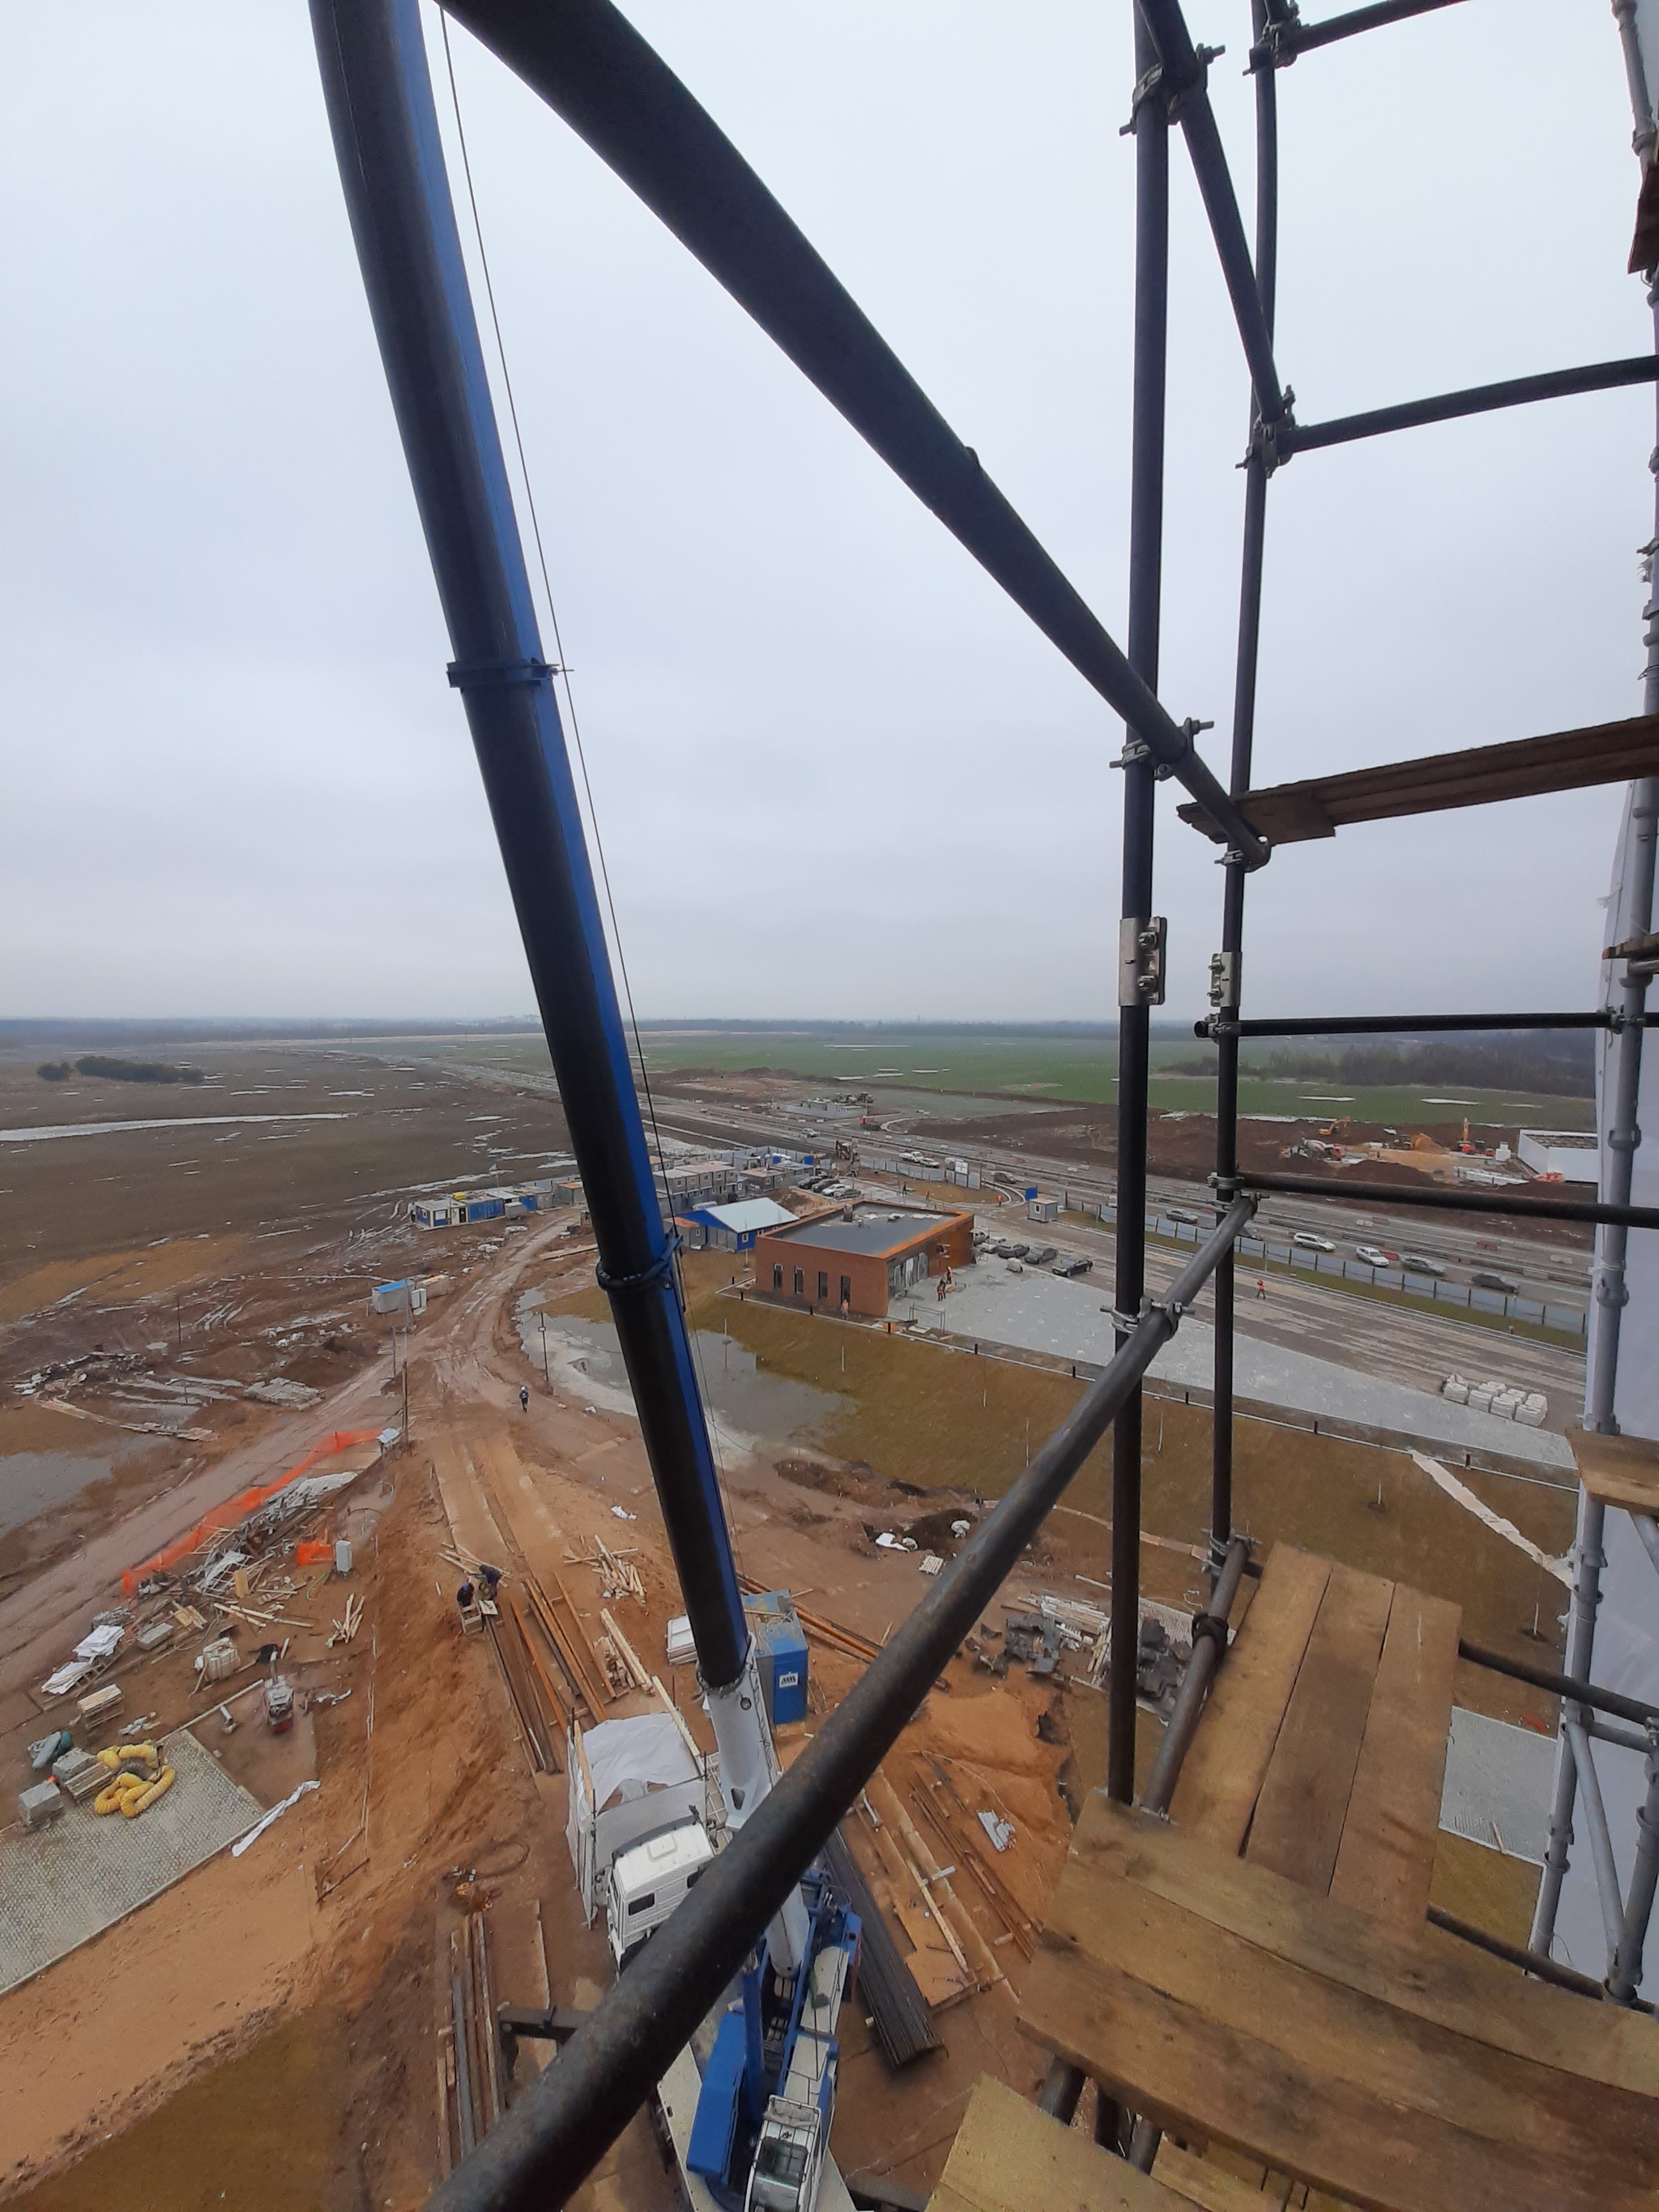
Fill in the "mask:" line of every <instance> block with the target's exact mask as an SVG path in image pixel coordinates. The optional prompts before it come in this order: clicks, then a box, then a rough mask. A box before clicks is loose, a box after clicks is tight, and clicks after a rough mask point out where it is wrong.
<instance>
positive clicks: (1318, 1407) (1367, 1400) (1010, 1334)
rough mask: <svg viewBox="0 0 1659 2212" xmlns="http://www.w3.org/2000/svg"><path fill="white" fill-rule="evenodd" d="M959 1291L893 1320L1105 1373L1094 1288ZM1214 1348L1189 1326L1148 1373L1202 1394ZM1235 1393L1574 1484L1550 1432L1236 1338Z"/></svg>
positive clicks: (1062, 1285) (1107, 1336) (1050, 1278)
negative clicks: (1525, 1464) (1084, 1363)
mask: <svg viewBox="0 0 1659 2212" xmlns="http://www.w3.org/2000/svg"><path fill="white" fill-rule="evenodd" d="M1103 1303H1104V1301H1103V1296H1102V1286H1101V1285H1099V1284H1098V1283H1097V1282H1095V1281H1094V1280H1092V1279H1090V1280H1086V1281H1083V1282H1067V1281H1066V1280H1065V1279H1063V1278H1062V1277H1060V1276H1058V1275H1051V1274H1048V1273H1046V1272H1044V1271H1042V1270H1038V1269H1027V1270H1026V1271H1025V1272H1024V1273H1020V1274H1018V1275H1015V1274H1010V1273H1008V1272H1007V1270H1006V1267H1005V1266H1004V1265H1003V1263H1002V1262H1000V1261H996V1260H992V1261H988V1262H981V1264H979V1265H978V1266H976V1267H971V1268H964V1269H963V1272H962V1273H961V1274H960V1275H958V1276H957V1289H956V1290H954V1291H951V1294H950V1296H949V1297H946V1298H945V1299H944V1300H943V1301H940V1300H939V1299H938V1297H936V1295H935V1291H934V1286H933V1284H932V1283H930V1284H928V1285H927V1288H926V1291H924V1293H923V1295H922V1296H921V1297H914V1298H908V1299H903V1300H899V1301H896V1303H895V1305H894V1309H893V1310H894V1315H895V1316H896V1317H898V1316H908V1315H912V1314H914V1316H915V1323H916V1327H917V1328H918V1329H919V1330H927V1329H942V1330H945V1331H946V1332H948V1333H949V1334H951V1335H952V1336H957V1337H970V1338H978V1339H980V1340H982V1341H984V1342H986V1343H991V1344H1008V1345H1016V1346H1020V1347H1021V1348H1022V1349H1024V1350H1025V1351H1030V1352H1048V1353H1049V1354H1051V1355H1052V1356H1053V1357H1054V1358H1060V1359H1086V1360H1089V1361H1091V1362H1092V1363H1094V1364H1097V1365H1100V1366H1103V1365H1104V1364H1106V1362H1107V1361H1108V1360H1109V1358H1111V1356H1112V1351H1113V1340H1112V1324H1111V1321H1110V1318H1109V1315H1108V1314H1107V1313H1105V1312H1104V1311H1103V1310H1102V1308H1103ZM1214 1346H1215V1331H1214V1330H1213V1328H1211V1326H1210V1325H1209V1323H1208V1322H1201V1321H1198V1320H1195V1319H1194V1318H1192V1317H1191V1316H1188V1319H1187V1320H1185V1321H1183V1322H1182V1325H1181V1329H1180V1333H1179V1334H1178V1335H1177V1336H1176V1339H1175V1340H1174V1342H1173V1343H1172V1344H1168V1345H1165V1346H1164V1349H1163V1351H1162V1352H1159V1354H1158V1358H1156V1359H1155V1360H1154V1361H1153V1362H1152V1374H1153V1375H1154V1376H1157V1377H1158V1378H1159V1379H1160V1380H1161V1381H1164V1382H1168V1383H1179V1384H1182V1385H1186V1386H1188V1387H1193V1388H1200V1389H1209V1387H1210V1386H1211V1384H1212V1382H1213V1379H1214V1358H1215V1352H1214ZM1493 1352H1494V1354H1495V1355H1496V1356H1495V1358H1494V1360H1493V1363H1492V1364H1493V1370H1494V1371H1496V1372H1498V1373H1501V1372H1502V1354H1503V1346H1502V1345H1501V1343H1500V1344H1496V1345H1494V1346H1493ZM1482 1371H1483V1372H1484V1371H1485V1370H1482ZM1234 1385H1235V1388H1236V1389H1237V1393H1238V1395H1239V1396H1240V1397H1241V1398H1255V1399H1259V1400H1262V1401H1266V1402H1267V1403H1269V1404H1272V1405H1275V1406H1284V1407H1288V1408H1291V1410H1294V1411H1296V1412H1298V1413H1313V1414H1328V1415H1330V1416H1331V1417H1332V1418H1334V1419H1340V1420H1345V1421H1356V1422H1360V1423H1363V1424H1364V1425H1366V1426H1368V1427H1372V1428H1379V1429H1390V1430H1393V1431H1396V1432H1398V1433H1400V1434H1401V1435H1407V1436H1411V1437H1417V1438H1419V1439H1420V1440H1421V1441H1422V1442H1423V1443H1425V1444H1426V1445H1427V1446H1428V1447H1429V1449H1431V1450H1432V1449H1435V1448H1436V1447H1437V1446H1440V1447H1446V1446H1450V1447H1451V1448H1452V1449H1455V1450H1457V1451H1459V1452H1462V1450H1464V1449H1468V1450H1474V1451H1487V1452H1502V1453H1505V1454H1507V1455H1509V1457H1510V1458H1511V1459H1520V1460H1530V1461H1532V1462H1534V1463H1535V1464H1536V1465H1537V1466H1538V1467H1539V1468H1548V1469H1552V1470H1558V1469H1559V1471H1560V1473H1561V1474H1563V1475H1565V1477H1566V1478H1567V1479H1568V1480H1577V1474H1576V1467H1575V1462H1574V1460H1573V1456H1572V1452H1571V1448H1570V1446H1569V1445H1568V1443H1567V1442H1566V1439H1565V1437H1559V1436H1556V1435H1553V1433H1552V1432H1551V1431H1548V1430H1547V1429H1528V1428H1521V1427H1517V1426H1516V1423H1515V1422H1513V1421H1504V1420H1499V1419H1497V1418H1495V1417H1494V1416H1493V1415H1492V1414H1491V1413H1471V1412H1470V1410H1469V1408H1468V1407H1467V1406H1454V1405H1453V1404H1451V1403H1450V1401H1449V1400H1447V1399H1444V1398H1441V1397H1437V1396H1434V1395H1431V1393H1430V1392H1428V1391H1426V1390H1413V1389H1410V1388H1408V1387H1407V1385H1406V1384H1404V1383H1389V1382H1384V1381H1383V1380H1381V1379H1380V1378H1378V1377H1376V1376H1367V1375H1362V1374H1360V1373H1359V1372H1358V1370H1356V1369H1354V1368H1352V1367H1345V1366H1339V1365H1338V1364H1337V1363H1336V1362H1335V1361H1334V1360H1331V1359H1321V1358H1318V1357H1317V1356H1316V1354H1314V1353H1312V1352H1292V1351H1290V1350H1287V1349H1285V1348H1283V1347H1281V1346H1277V1345H1273V1344H1268V1343H1265V1342H1263V1341H1262V1340H1261V1339H1260V1338H1258V1337H1249V1336H1245V1335H1243V1334H1242V1333H1241V1334H1239V1336H1238V1337H1237V1346H1236V1350H1235V1352H1234Z"/></svg>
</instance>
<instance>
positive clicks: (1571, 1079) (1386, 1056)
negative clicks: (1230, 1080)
mask: <svg viewBox="0 0 1659 2212" xmlns="http://www.w3.org/2000/svg"><path fill="white" fill-rule="evenodd" d="M1215 1066H1216V1063H1215V1060H1214V1057H1213V1055H1212V1054H1206V1056H1205V1057H1204V1058H1203V1059H1201V1060H1183V1061H1182V1062H1181V1063H1180V1064H1179V1065H1178V1066H1169V1067H1168V1068H1166V1070H1165V1071H1164V1072H1165V1073H1169V1074H1171V1075H1213V1074H1214V1073H1215ZM1240 1067H1241V1070H1242V1072H1243V1073H1245V1074H1247V1075H1254V1076H1255V1077H1257V1078H1266V1079H1269V1080H1271V1079H1273V1077H1275V1076H1278V1077H1280V1078H1283V1079H1287V1080H1292V1081H1297V1082H1307V1081H1309V1080H1313V1081H1316V1082H1323V1081H1327V1080H1330V1081H1334V1082H1338V1083H1351V1084H1353V1085H1356V1086H1359V1085H1383V1084H1408V1085H1413V1086H1415V1085H1425V1086H1428V1085H1436V1086H1438V1085H1443V1084H1452V1085H1459V1084H1461V1085H1464V1086H1465V1087H1468V1086H1469V1085H1474V1088H1475V1089H1477V1090H1480V1091H1515V1092H1516V1094H1517V1095H1519V1096H1522V1097H1524V1096H1525V1095H1526V1094H1527V1093H1528V1091H1534V1092H1537V1093H1539V1094H1540V1095H1541V1096H1543V1097H1554V1098H1590V1097H1594V1096H1595V1037H1594V1034H1593V1032H1591V1031H1589V1030H1542V1031H1538V1032H1535V1033H1534V1032H1516V1031H1514V1030H1505V1031H1500V1032H1497V1033H1494V1034H1492V1035H1491V1036H1483V1035H1482V1034H1481V1033H1480V1032H1479V1031H1474V1032H1466V1033H1464V1034H1462V1035H1460V1036H1446V1037H1443V1038H1440V1039H1437V1040H1436V1042H1433V1043H1432V1044H1413V1043H1412V1042H1411V1041H1410V1040H1409V1039H1404V1040H1402V1041H1401V1043H1400V1044H1398V1045H1395V1044H1363V1045H1350V1046H1349V1047H1348V1048H1346V1050H1344V1051H1340V1052H1332V1051H1329V1050H1327V1051H1324V1052H1321V1051H1319V1050H1317V1049H1315V1050H1312V1051H1309V1050H1306V1049H1304V1050H1303V1051H1300V1052H1273V1053H1269V1054H1266V1055H1265V1056H1264V1055H1261V1054H1249V1053H1246V1054H1241V1055H1240Z"/></svg>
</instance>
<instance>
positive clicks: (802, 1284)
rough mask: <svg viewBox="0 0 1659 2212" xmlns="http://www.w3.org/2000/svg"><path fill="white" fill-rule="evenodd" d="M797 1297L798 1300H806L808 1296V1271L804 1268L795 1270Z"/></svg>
mask: <svg viewBox="0 0 1659 2212" xmlns="http://www.w3.org/2000/svg"><path fill="white" fill-rule="evenodd" d="M795 1296H796V1297H798V1298H804V1297H805V1296H806V1270H805V1268H804V1267H797V1268H796V1270H795Z"/></svg>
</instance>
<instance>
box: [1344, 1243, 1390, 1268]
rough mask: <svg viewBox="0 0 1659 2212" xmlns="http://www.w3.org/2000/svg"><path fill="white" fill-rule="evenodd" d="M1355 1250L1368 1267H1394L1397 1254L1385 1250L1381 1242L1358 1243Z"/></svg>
mask: <svg viewBox="0 0 1659 2212" xmlns="http://www.w3.org/2000/svg"><path fill="white" fill-rule="evenodd" d="M1353 1249H1354V1250H1355V1251H1356V1252H1358V1255H1359V1256H1360V1258H1361V1259H1362V1260H1363V1261H1364V1262H1365V1265H1366V1266H1367V1267H1393V1265H1394V1261H1395V1255H1394V1254H1393V1253H1392V1252H1385V1251H1384V1250H1383V1247H1382V1246H1381V1245H1380V1244H1356V1245H1355V1246H1354V1248H1353Z"/></svg>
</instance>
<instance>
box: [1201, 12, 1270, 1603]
mask: <svg viewBox="0 0 1659 2212" xmlns="http://www.w3.org/2000/svg"><path fill="white" fill-rule="evenodd" d="M1251 12H1252V17H1253V21H1254V26H1255V42H1256V44H1257V45H1258V46H1259V45H1260V44H1261V38H1262V33H1263V32H1264V30H1265V28H1266V26H1267V8H1266V4H1265V0H1253V7H1252V11H1251ZM1278 270H1279V84H1278V79H1277V77H1276V76H1275V74H1274V72H1273V70H1270V69H1264V70H1257V71H1256V73H1255V273H1256V283H1257V284H1258V286H1259V287H1260V289H1261V304H1262V308H1263V311H1264V313H1266V316H1267V331H1268V335H1269V337H1271V336H1272V334H1273V300H1274V293H1275V291H1276V289H1277V280H1278ZM1266 535H1267V453H1266V451H1265V449H1264V446H1263V442H1262V435H1261V424H1260V422H1259V421H1257V420H1255V419H1253V420H1252V422H1251V425H1250V453H1249V459H1248V461H1247V462H1246V464H1245V471H1244V545H1243V559H1242V562H1241V565H1240V577H1239V592H1238V654H1237V664H1236V668H1235V672H1234V678H1233V744H1232V762H1231V770H1230V773H1229V777H1228V785H1227V787H1228V790H1229V791H1230V792H1231V793H1232V794H1233V795H1234V796H1235V797H1237V796H1238V795H1239V794H1240V793H1243V792H1247V791H1248V790H1249V787H1250V771H1251V756H1252V752H1253V750H1254V747H1255V692H1256V668H1257V663H1258V659H1259V655H1260V651H1261V563H1262V557H1263V552H1264V548H1265V543H1266ZM1247 874H1248V870H1247V869H1246V868H1245V866H1244V862H1243V855H1242V854H1236V853H1233V852H1231V851H1230V852H1229V853H1228V854H1227V856H1226V860H1225V865H1224V867H1223V872H1222V908H1221V972H1220V974H1219V975H1218V978H1217V988H1218V995H1219V1007H1218V1011H1219V1012H1220V1014H1221V1018H1222V1020H1223V1022H1224V1024H1225V1023H1228V1022H1229V1021H1231V1020H1236V1019H1237V1015H1238V1010H1239V1004H1240V994H1241V987H1242V983H1243V975H1242V972H1241V971H1242V969H1243V957H1244V884H1245V878H1246V876H1247ZM1216 1054H1217V1063H1218V1064H1217V1068H1216V1099H1215V1196H1216V1204H1217V1206H1227V1205H1229V1204H1231V1200H1233V1198H1234V1197H1235V1196H1236V1195H1237V1183H1236V1182H1235V1181H1234V1177H1235V1176H1237V1173H1238V1038H1237V1036H1236V1035H1235V1034H1233V1033H1232V1032H1231V1030H1229V1029H1227V1028H1225V1027H1224V1029H1223V1030H1222V1033H1221V1035H1220V1036H1218V1039H1217V1041H1216ZM1237 1282H1238V1272H1237V1256H1236V1255H1235V1254H1233V1253H1231V1252H1230V1253H1229V1254H1228V1255H1227V1257H1226V1259H1225V1261H1223V1263H1222V1265H1221V1266H1220V1267H1218V1269H1217V1270H1216V1279H1215V1372H1214V1384H1215V1406H1214V1411H1213V1413H1212V1418H1211V1460H1210V1560H1209V1567H1210V1581H1211V1585H1212V1589H1213V1586H1214V1584H1215V1582H1216V1580H1217V1578H1218V1576H1219V1575H1220V1573H1221V1570H1222V1565H1223V1563H1224V1562H1225V1559H1226V1557H1227V1547H1228V1543H1229V1541H1230V1540H1231V1535H1232V1527H1233V1354H1234V1329H1235V1327H1236V1322H1237Z"/></svg>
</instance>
